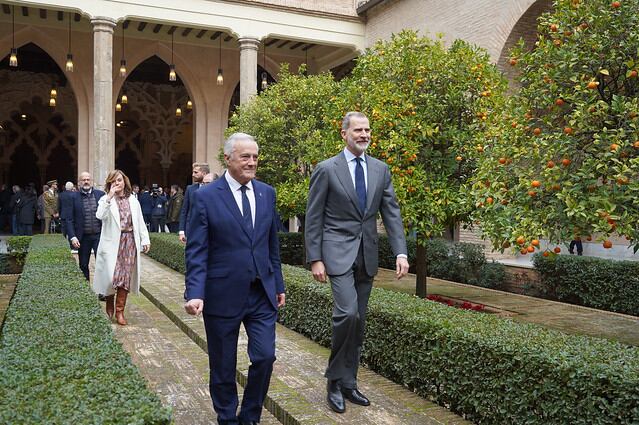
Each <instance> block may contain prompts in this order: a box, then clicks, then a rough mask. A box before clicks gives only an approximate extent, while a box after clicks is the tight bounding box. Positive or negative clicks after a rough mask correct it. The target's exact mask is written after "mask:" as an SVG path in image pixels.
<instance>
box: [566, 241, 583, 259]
mask: <svg viewBox="0 0 639 425" xmlns="http://www.w3.org/2000/svg"><path fill="white" fill-rule="evenodd" d="M575 247H576V248H577V255H583V253H584V246H583V244H582V243H581V241H578V240H574V239H573V240H571V241H570V245H569V246H568V252H570V253H571V254H574V253H575Z"/></svg>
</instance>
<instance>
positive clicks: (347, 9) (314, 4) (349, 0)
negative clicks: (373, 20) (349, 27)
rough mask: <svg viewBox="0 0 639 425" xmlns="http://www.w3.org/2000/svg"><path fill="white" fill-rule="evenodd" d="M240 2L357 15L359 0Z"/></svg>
mask: <svg viewBox="0 0 639 425" xmlns="http://www.w3.org/2000/svg"><path fill="white" fill-rule="evenodd" d="M236 1H237V2H238V3H261V4H269V5H273V6H279V7H283V8H287V9H301V10H308V11H313V12H321V13H331V14H337V15H347V16H352V17H357V12H356V11H355V9H356V6H357V0H239V1H238V0H236Z"/></svg>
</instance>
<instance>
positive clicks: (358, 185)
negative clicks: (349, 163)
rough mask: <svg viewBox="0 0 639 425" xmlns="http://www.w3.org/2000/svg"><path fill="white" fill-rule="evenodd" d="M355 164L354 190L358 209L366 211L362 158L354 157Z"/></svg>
mask: <svg viewBox="0 0 639 425" xmlns="http://www.w3.org/2000/svg"><path fill="white" fill-rule="evenodd" d="M355 161H357V165H355V192H357V199H358V201H359V209H360V211H362V214H363V213H364V211H366V181H365V180H364V167H362V161H363V159H362V158H359V157H358V158H355Z"/></svg>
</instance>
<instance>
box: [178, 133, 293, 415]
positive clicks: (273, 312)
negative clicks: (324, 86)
mask: <svg viewBox="0 0 639 425" xmlns="http://www.w3.org/2000/svg"><path fill="white" fill-rule="evenodd" d="M257 154H258V146H257V143H256V142H255V140H254V139H253V137H251V136H249V135H248V134H243V133H235V134H233V135H232V136H231V137H229V139H228V140H227V141H226V143H225V144H224V160H225V162H226V166H227V171H226V173H224V175H223V176H222V177H220V178H219V179H217V180H216V181H214V182H213V183H210V184H208V185H206V186H204V187H202V188H201V189H198V190H197V191H196V192H195V196H194V205H193V207H192V211H191V219H190V221H189V225H188V233H187V234H188V235H189V237H188V240H187V244H186V292H185V298H186V304H185V306H184V307H185V309H186V311H187V312H188V313H189V314H193V315H197V314H199V313H200V312H204V325H205V327H206V337H207V343H208V351H209V365H210V369H211V373H210V390H211V399H212V400H213V407H214V409H215V411H216V413H217V415H218V423H219V424H220V425H223V424H225V425H235V424H257V423H258V422H259V421H260V415H261V412H262V405H263V403H264V398H265V397H266V393H267V391H268V386H269V382H270V379H271V372H272V371H273V362H274V361H275V320H276V317H277V310H278V308H280V307H281V306H283V305H284V302H285V295H284V280H283V278H282V270H281V266H280V253H279V241H278V238H277V228H278V221H279V216H278V214H277V212H276V209H275V190H274V189H273V188H272V187H271V186H268V185H266V184H264V183H262V182H259V181H257V180H255V171H256V169H257ZM242 323H243V324H244V328H245V329H246V333H247V335H248V355H249V358H250V360H251V366H250V367H249V372H248V382H247V383H246V388H245V389H244V396H243V398H242V406H241V408H240V412H239V414H238V413H237V406H238V396H237V387H236V383H235V370H236V366H237V365H236V363H237V339H238V333H239V330H240V324H242Z"/></svg>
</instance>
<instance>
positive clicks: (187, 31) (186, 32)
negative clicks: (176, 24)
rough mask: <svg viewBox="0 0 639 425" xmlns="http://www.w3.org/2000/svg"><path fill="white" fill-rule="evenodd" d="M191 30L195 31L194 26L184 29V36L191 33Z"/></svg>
mask: <svg viewBox="0 0 639 425" xmlns="http://www.w3.org/2000/svg"><path fill="white" fill-rule="evenodd" d="M191 31H193V28H185V29H184V31H182V37H186V36H188V35H189V34H191Z"/></svg>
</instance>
